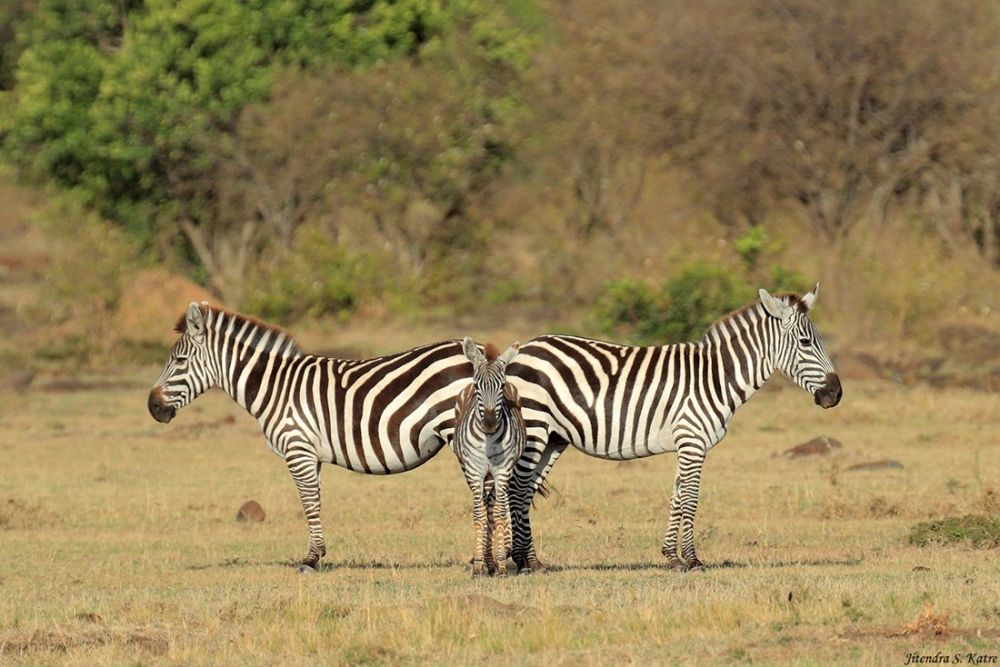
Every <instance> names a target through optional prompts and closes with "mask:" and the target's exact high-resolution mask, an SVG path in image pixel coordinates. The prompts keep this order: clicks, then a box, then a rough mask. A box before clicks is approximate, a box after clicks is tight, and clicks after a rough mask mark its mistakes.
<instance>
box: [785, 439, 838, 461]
mask: <svg viewBox="0 0 1000 667" xmlns="http://www.w3.org/2000/svg"><path fill="white" fill-rule="evenodd" d="M841 447H843V445H842V444H841V443H840V441H839V440H837V439H835V438H831V437H828V436H825V435H821V436H819V437H818V438H813V439H812V440H810V441H809V442H803V443H802V444H801V445H796V446H795V447H792V448H791V449H789V450H786V451H784V452H782V453H781V454H779V456H787V457H788V458H790V459H797V458H801V457H803V456H816V455H820V454H829V453H830V452H832V451H833V450H835V449H840V448H841Z"/></svg>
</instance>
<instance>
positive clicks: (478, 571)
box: [452, 338, 526, 577]
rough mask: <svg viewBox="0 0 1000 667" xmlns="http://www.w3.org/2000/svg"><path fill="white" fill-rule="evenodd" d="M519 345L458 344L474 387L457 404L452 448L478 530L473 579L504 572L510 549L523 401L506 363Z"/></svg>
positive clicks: (521, 448)
mask: <svg viewBox="0 0 1000 667" xmlns="http://www.w3.org/2000/svg"><path fill="white" fill-rule="evenodd" d="M519 346H520V344H519V343H514V344H513V345H511V346H510V347H509V348H507V350H506V351H504V353H503V354H499V351H498V350H497V348H496V347H494V346H493V345H490V344H487V345H486V350H485V353H484V352H483V351H480V349H479V348H478V347H477V346H476V344H475V342H473V340H472V339H471V338H466V339H465V340H464V341H463V342H462V349H463V351H464V352H465V356H466V357H468V359H469V361H471V362H472V368H473V373H472V383H471V384H470V385H469V386H468V387H466V388H465V389H464V390H463V391H462V393H461V394H459V396H458V399H457V401H456V403H455V421H456V423H457V426H456V428H455V439H454V440H453V443H452V448H453V449H454V451H455V456H457V457H458V462H459V464H460V465H461V467H462V472H463V473H464V474H465V481H466V483H468V485H469V489H470V490H471V491H472V516H473V523H474V524H475V528H476V543H475V550H474V552H473V557H472V576H473V577H479V576H482V575H483V574H486V573H489V574H491V575H492V574H498V575H500V576H503V575H505V574H506V573H507V569H506V565H505V564H506V562H507V557H508V556H509V555H510V551H511V546H512V538H511V527H510V506H509V503H508V499H507V487H508V484H509V482H510V478H511V475H512V474H513V473H514V465H515V464H516V463H517V460H518V459H519V458H520V456H521V454H522V453H523V452H524V443H525V438H526V434H525V429H524V420H523V418H522V417H521V402H520V399H519V398H518V395H517V390H516V389H514V386H513V385H512V384H511V383H509V382H507V375H506V368H507V364H509V363H510V360H511V359H513V358H514V356H515V355H516V354H517V351H518V347H519ZM490 487H492V490H491V488H490Z"/></svg>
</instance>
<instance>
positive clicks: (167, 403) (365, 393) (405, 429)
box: [148, 303, 472, 566]
mask: <svg viewBox="0 0 1000 667" xmlns="http://www.w3.org/2000/svg"><path fill="white" fill-rule="evenodd" d="M177 331H178V333H180V334H181V337H180V339H179V340H178V341H177V343H176V344H175V345H174V347H173V349H172V350H171V352H170V357H169V358H168V359H167V362H166V365H165V366H164V368H163V372H162V373H161V374H160V377H159V379H158V380H157V381H156V384H154V385H153V389H152V390H151V391H150V394H149V402H148V406H149V411H150V414H152V416H153V417H154V418H155V419H157V420H158V421H161V422H169V421H170V420H171V419H172V418H173V417H174V415H175V414H176V412H177V410H178V409H180V408H182V407H184V406H185V405H187V404H188V403H190V402H191V401H192V400H194V399H195V398H197V397H198V396H199V395H200V394H201V393H203V392H204V391H206V390H207V389H209V388H211V387H220V388H221V389H222V390H224V391H225V392H226V393H227V394H229V395H230V396H231V397H232V398H233V400H235V401H236V402H237V403H239V404H240V405H241V406H243V407H244V408H245V409H246V410H247V411H248V412H249V413H250V414H252V415H253V416H254V417H255V418H256V419H257V421H258V423H259V424H260V427H261V430H262V431H263V432H264V436H265V437H266V438H267V443H268V445H269V446H270V448H271V450H272V451H273V452H274V453H275V454H277V455H279V456H281V457H282V458H284V459H285V463H286V464H287V466H288V470H289V472H290V473H291V475H292V478H293V479H294V480H295V485H296V487H297V488H298V491H299V497H300V499H301V501H302V509H303V511H304V512H305V516H306V520H307V522H308V524H309V555H308V556H307V557H306V558H305V560H304V561H303V564H304V565H308V566H315V565H316V563H317V562H318V561H319V559H320V558H321V557H322V556H323V555H324V554H325V553H326V546H325V544H324V542H323V530H322V525H321V523H320V466H321V464H323V463H333V464H335V465H338V466H341V467H343V468H347V469H348V470H353V471H355V472H361V473H369V474H392V473H398V472H405V471H407V470H412V469H414V468H416V467H417V466H419V465H421V464H423V463H425V462H427V461H428V460H429V459H430V458H431V457H432V456H434V455H435V454H436V453H437V452H438V451H439V450H440V449H441V447H442V446H443V445H444V444H445V443H447V442H449V441H450V439H451V437H452V433H453V431H454V426H455V419H454V407H455V396H456V395H457V394H458V393H459V392H460V391H461V390H462V388H463V387H464V386H465V385H466V384H467V383H468V381H469V378H470V377H471V376H472V367H471V365H470V364H469V361H468V360H467V359H466V357H465V355H464V354H463V353H462V348H461V345H460V343H459V342H458V341H447V342H441V343H434V344H431V345H424V346H422V347H418V348H415V349H412V350H409V351H406V352H401V353H399V354H394V355H390V356H386V357H380V358H377V359H366V360H342V359H333V358H329V357H321V356H313V355H309V354H303V353H302V351H301V350H300V349H299V347H298V345H297V344H296V343H295V341H294V340H293V339H292V338H291V337H290V336H289V335H288V334H286V333H284V332H282V331H280V330H278V329H276V328H274V327H270V326H268V325H266V324H263V323H261V322H258V321H256V320H254V319H252V318H248V317H244V316H242V315H238V314H235V313H232V312H228V311H225V310H220V309H217V308H210V307H209V306H208V305H207V304H203V305H198V304H196V303H192V304H191V306H190V307H189V308H188V310H187V314H186V315H185V316H184V317H182V318H181V320H180V321H179V322H178V324H177Z"/></svg>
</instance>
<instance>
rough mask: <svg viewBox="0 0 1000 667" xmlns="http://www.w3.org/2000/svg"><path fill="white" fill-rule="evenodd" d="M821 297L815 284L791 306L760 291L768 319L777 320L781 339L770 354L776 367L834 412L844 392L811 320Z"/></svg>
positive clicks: (824, 406) (778, 338)
mask: <svg viewBox="0 0 1000 667" xmlns="http://www.w3.org/2000/svg"><path fill="white" fill-rule="evenodd" d="M818 293H819V283H816V287H814V288H813V289H812V291H811V292H809V293H807V294H806V295H804V296H803V297H801V298H799V299H791V300H790V301H791V302H790V303H789V302H788V300H786V299H784V298H781V297H774V296H771V295H770V294H768V292H767V291H766V290H764V289H761V290H760V302H761V304H762V305H763V306H764V310H765V311H766V312H767V314H768V316H770V317H773V318H775V319H777V320H778V327H777V330H778V336H777V337H776V339H775V340H774V343H773V348H772V350H771V355H772V359H773V360H774V364H775V366H777V367H778V368H780V369H781V370H782V371H784V372H785V374H786V375H788V377H790V378H792V379H793V380H794V381H795V383H796V384H798V385H799V386H800V387H802V388H803V389H805V390H806V391H808V392H809V393H810V394H812V395H813V397H814V398H815V399H816V405H819V406H822V407H823V408H832V407H833V406H835V405H837V404H838V403H840V397H841V396H842V395H843V389H842V388H841V386H840V377H839V376H838V375H837V371H836V370H835V369H834V368H833V362H832V361H830V357H829V356H827V354H826V350H825V349H823V341H822V339H821V338H820V335H819V332H818V331H817V330H816V327H815V325H813V323H812V322H811V321H810V320H809V317H808V315H809V311H810V310H812V307H813V305H814V304H815V303H816V295H817V294H818Z"/></svg>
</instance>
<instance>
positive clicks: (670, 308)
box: [659, 262, 756, 343]
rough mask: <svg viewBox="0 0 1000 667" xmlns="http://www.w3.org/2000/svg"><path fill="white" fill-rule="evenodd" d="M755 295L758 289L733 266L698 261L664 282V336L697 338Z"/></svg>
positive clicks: (666, 338) (678, 339) (673, 339)
mask: <svg viewBox="0 0 1000 667" xmlns="http://www.w3.org/2000/svg"><path fill="white" fill-rule="evenodd" d="M755 295H756V290H754V289H753V288H752V287H751V286H750V285H748V284H747V283H746V281H745V280H744V279H743V278H741V277H739V276H736V275H734V274H733V272H732V271H730V270H729V269H727V268H725V267H723V266H719V265H716V264H708V263H706V262H695V263H694V264H691V265H689V266H688V267H687V268H685V269H684V270H682V271H681V273H680V275H679V276H677V277H676V278H674V279H672V280H668V281H667V282H666V283H665V284H664V285H663V290H662V294H661V300H662V302H663V303H664V305H665V308H664V311H663V313H662V316H661V318H660V331H659V333H660V337H661V339H662V340H663V341H664V342H668V343H674V342H682V341H689V340H696V339H697V338H699V337H701V335H702V334H703V333H704V332H705V330H706V329H708V327H710V326H711V325H712V323H713V322H715V320H717V319H719V318H720V317H722V316H723V315H726V314H728V313H731V312H732V311H734V310H736V309H737V308H740V307H742V306H744V305H746V304H748V303H750V302H751V301H753V299H754V297H755Z"/></svg>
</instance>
